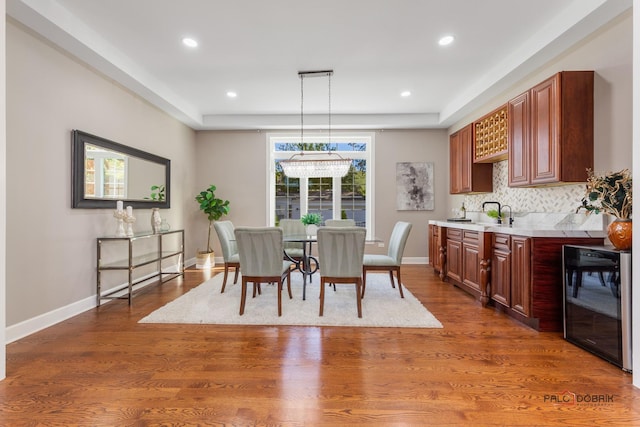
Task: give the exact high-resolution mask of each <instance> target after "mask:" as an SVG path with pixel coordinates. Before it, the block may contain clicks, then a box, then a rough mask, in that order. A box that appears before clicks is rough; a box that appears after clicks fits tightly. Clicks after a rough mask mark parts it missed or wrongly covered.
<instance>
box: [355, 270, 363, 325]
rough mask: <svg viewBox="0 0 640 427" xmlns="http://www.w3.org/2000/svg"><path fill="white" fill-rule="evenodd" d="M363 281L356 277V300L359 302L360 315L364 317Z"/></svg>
mask: <svg viewBox="0 0 640 427" xmlns="http://www.w3.org/2000/svg"><path fill="white" fill-rule="evenodd" d="M361 288H362V282H361V280H360V279H356V301H357V303H358V317H362V290H361Z"/></svg>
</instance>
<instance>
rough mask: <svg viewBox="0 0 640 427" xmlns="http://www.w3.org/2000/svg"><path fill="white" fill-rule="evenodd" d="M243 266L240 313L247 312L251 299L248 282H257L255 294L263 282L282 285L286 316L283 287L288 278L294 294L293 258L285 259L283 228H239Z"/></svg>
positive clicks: (280, 288)
mask: <svg viewBox="0 0 640 427" xmlns="http://www.w3.org/2000/svg"><path fill="white" fill-rule="evenodd" d="M235 236H236V242H237V243H238V254H239V256H240V269H241V270H242V294H241V296H240V315H241V316H242V315H243V314H244V306H245V303H246V301H247V283H253V296H254V297H255V296H256V289H258V291H259V289H260V283H277V284H278V316H282V286H283V283H284V281H285V280H286V281H287V290H288V291H289V299H291V298H293V296H292V295H291V273H290V272H291V265H292V263H291V262H290V261H286V260H283V259H282V251H283V241H282V229H281V228H278V227H238V228H236V229H235Z"/></svg>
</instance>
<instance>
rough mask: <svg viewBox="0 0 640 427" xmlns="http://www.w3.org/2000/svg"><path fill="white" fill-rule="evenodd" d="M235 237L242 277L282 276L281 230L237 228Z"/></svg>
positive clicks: (274, 228)
mask: <svg viewBox="0 0 640 427" xmlns="http://www.w3.org/2000/svg"><path fill="white" fill-rule="evenodd" d="M235 236H236V241H237V243H238V253H239V255H240V269H241V270H242V274H243V275H245V276H280V275H282V271H283V261H282V254H283V250H284V246H283V243H282V229H281V228H278V227H238V228H236V229H235Z"/></svg>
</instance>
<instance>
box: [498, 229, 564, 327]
mask: <svg viewBox="0 0 640 427" xmlns="http://www.w3.org/2000/svg"><path fill="white" fill-rule="evenodd" d="M560 277H562V276H560ZM510 303H511V304H510V306H511V308H512V309H513V310H514V311H515V312H516V313H520V314H522V315H523V316H526V317H529V315H530V314H531V239H530V238H527V237H522V236H512V237H511V301H510Z"/></svg>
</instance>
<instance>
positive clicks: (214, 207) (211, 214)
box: [196, 185, 229, 267]
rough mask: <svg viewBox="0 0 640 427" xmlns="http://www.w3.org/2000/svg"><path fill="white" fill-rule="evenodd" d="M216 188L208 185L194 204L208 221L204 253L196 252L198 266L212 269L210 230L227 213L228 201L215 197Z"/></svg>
mask: <svg viewBox="0 0 640 427" xmlns="http://www.w3.org/2000/svg"><path fill="white" fill-rule="evenodd" d="M216 189H217V188H216V186H215V185H210V186H209V188H207V189H206V190H204V191H201V192H200V194H198V195H197V196H196V202H198V204H199V205H200V210H201V211H202V212H204V214H205V215H207V219H208V220H209V230H208V232H207V249H206V250H205V251H198V263H197V265H196V267H197V266H198V265H201V266H203V267H205V266H207V265H209V266H211V267H213V264H214V263H213V262H212V260H213V255H214V253H213V249H211V228H212V226H213V221H217V220H219V219H220V218H222V217H223V216H224V215H227V214H228V213H229V201H228V200H222V199H219V198H218V197H216V193H215V191H216Z"/></svg>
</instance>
